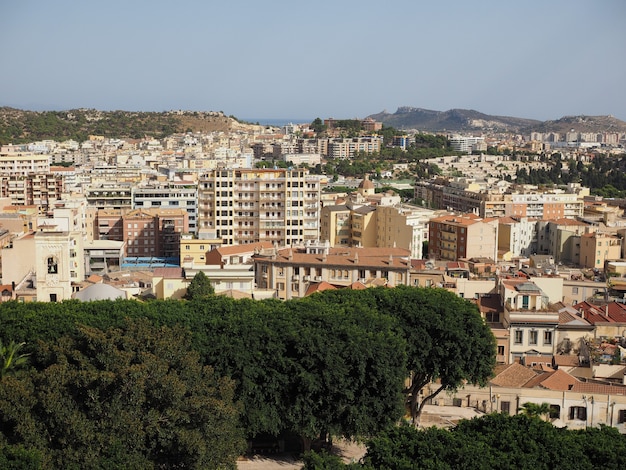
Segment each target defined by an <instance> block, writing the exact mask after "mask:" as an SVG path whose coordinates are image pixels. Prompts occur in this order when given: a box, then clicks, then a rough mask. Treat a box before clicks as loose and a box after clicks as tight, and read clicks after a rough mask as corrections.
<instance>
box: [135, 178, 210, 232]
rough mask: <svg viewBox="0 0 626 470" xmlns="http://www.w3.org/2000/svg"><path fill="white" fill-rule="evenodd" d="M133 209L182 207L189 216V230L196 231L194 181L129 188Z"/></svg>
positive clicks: (196, 197)
mask: <svg viewBox="0 0 626 470" xmlns="http://www.w3.org/2000/svg"><path fill="white" fill-rule="evenodd" d="M131 198H132V207H133V209H154V208H162V209H183V210H185V211H187V214H188V218H189V232H190V233H192V234H195V233H196V229H197V226H196V223H197V218H198V188H197V185H196V184H195V183H190V182H189V183H184V184H175V183H163V184H148V185H142V186H137V187H133V188H132V189H131Z"/></svg>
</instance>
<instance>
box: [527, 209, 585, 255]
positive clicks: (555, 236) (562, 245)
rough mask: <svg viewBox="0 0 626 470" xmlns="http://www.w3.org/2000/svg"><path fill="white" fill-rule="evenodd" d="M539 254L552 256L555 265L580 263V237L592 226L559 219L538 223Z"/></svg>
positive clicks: (576, 221) (577, 221)
mask: <svg viewBox="0 0 626 470" xmlns="http://www.w3.org/2000/svg"><path fill="white" fill-rule="evenodd" d="M536 227H537V253H539V254H550V255H552V256H553V257H554V261H555V263H557V264H558V263H572V264H579V263H580V237H581V235H583V234H585V233H587V232H589V230H590V229H591V226H590V225H589V224H586V223H585V222H581V221H579V220H574V219H568V218H558V219H554V220H539V221H538V222H537V226H536Z"/></svg>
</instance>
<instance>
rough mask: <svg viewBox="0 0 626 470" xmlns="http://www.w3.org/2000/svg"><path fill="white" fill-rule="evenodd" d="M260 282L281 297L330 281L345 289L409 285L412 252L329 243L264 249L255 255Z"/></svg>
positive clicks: (298, 295) (301, 293) (304, 292)
mask: <svg viewBox="0 0 626 470" xmlns="http://www.w3.org/2000/svg"><path fill="white" fill-rule="evenodd" d="M253 259H254V266H255V276H256V284H257V286H258V287H259V288H260V289H270V290H274V291H276V296H277V297H278V298H280V299H293V298H301V297H305V296H306V295H307V292H310V289H312V288H314V287H315V286H319V284H321V283H327V284H329V285H331V286H334V287H337V288H341V287H350V286H352V285H353V284H355V283H359V284H360V288H363V287H364V286H367V285H372V283H373V285H389V286H397V285H407V284H409V282H410V270H411V260H410V258H409V251H408V250H404V249H402V248H347V247H345V248H344V247H336V248H333V247H331V246H330V244H329V243H327V242H326V243H319V242H314V243H307V244H306V245H305V247H303V248H284V249H272V250H264V251H263V252H261V253H259V254H256V255H254V257H253Z"/></svg>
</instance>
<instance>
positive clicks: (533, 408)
mask: <svg viewBox="0 0 626 470" xmlns="http://www.w3.org/2000/svg"><path fill="white" fill-rule="evenodd" d="M520 408H521V412H522V414H525V415H526V416H530V417H535V418H540V419H546V418H548V417H549V416H550V404H549V403H541V404H540V405H539V404H537V403H532V402H526V403H524V404H523V405H522V406H521V407H520Z"/></svg>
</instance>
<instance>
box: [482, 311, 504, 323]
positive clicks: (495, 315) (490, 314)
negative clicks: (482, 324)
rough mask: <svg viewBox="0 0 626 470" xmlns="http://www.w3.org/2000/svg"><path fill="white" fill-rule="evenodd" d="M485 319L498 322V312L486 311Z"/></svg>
mask: <svg viewBox="0 0 626 470" xmlns="http://www.w3.org/2000/svg"><path fill="white" fill-rule="evenodd" d="M485 320H487V323H498V322H499V321H500V313H498V312H487V313H486V314H485Z"/></svg>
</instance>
